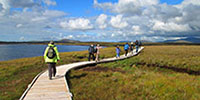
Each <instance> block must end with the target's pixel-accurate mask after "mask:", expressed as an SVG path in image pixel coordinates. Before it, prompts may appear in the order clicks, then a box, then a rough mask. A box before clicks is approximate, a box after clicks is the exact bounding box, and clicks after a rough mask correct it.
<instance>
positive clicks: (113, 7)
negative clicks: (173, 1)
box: [94, 0, 159, 15]
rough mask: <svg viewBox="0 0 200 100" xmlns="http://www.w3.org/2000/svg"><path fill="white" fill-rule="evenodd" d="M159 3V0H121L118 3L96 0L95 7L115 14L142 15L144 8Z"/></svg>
mask: <svg viewBox="0 0 200 100" xmlns="http://www.w3.org/2000/svg"><path fill="white" fill-rule="evenodd" d="M158 3H159V0H119V1H118V2H117V3H114V4H113V3H98V1H97V0H94V5H95V6H96V7H99V8H102V9H105V10H110V11H111V12H114V13H119V14H130V15H135V14H141V9H143V7H144V6H150V5H156V4H158Z"/></svg>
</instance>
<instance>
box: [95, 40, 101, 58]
mask: <svg viewBox="0 0 200 100" xmlns="http://www.w3.org/2000/svg"><path fill="white" fill-rule="evenodd" d="M100 49H101V47H100V44H97V47H96V49H95V53H96V59H95V61H96V62H97V61H99V54H100Z"/></svg>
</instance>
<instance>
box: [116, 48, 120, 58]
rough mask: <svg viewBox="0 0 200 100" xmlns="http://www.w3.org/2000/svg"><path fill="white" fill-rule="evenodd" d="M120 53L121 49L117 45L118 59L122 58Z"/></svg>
mask: <svg viewBox="0 0 200 100" xmlns="http://www.w3.org/2000/svg"><path fill="white" fill-rule="evenodd" d="M120 52H121V50H120V48H119V45H117V47H116V53H117V55H116V58H120Z"/></svg>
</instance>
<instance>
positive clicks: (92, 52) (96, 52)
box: [88, 44, 102, 62]
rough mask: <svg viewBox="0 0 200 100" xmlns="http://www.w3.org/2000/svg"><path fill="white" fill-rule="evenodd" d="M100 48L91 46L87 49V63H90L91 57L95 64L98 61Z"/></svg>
mask: <svg viewBox="0 0 200 100" xmlns="http://www.w3.org/2000/svg"><path fill="white" fill-rule="evenodd" d="M101 48H102V47H101V46H100V45H99V44H97V46H96V47H94V45H93V44H91V45H90V47H89V48H88V52H89V56H88V61H90V59H91V56H92V59H93V60H95V61H96V62H97V61H99V54H100V49H101ZM95 55H96V57H95Z"/></svg>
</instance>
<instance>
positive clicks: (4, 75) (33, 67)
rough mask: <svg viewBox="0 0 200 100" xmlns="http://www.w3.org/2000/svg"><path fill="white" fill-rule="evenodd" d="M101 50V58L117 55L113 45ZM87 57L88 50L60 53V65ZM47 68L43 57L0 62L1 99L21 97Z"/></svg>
mask: <svg viewBox="0 0 200 100" xmlns="http://www.w3.org/2000/svg"><path fill="white" fill-rule="evenodd" d="M101 51H102V53H101V56H100V58H101V59H102V58H107V57H111V56H113V55H115V49H114V48H112V47H110V48H104V49H102V50H101ZM87 57H88V52H87V51H80V52H67V53H60V58H61V60H60V62H59V63H58V65H63V64H69V63H73V62H79V61H86V60H87ZM46 69H47V66H46V64H45V63H44V60H43V57H33V58H23V59H17V60H11V61H2V62H0V100H17V99H19V98H20V96H21V95H22V94H23V92H24V91H25V89H26V88H27V86H28V84H30V83H31V81H32V80H33V78H34V77H35V76H36V75H37V74H39V73H40V72H41V71H44V70H46Z"/></svg>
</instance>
